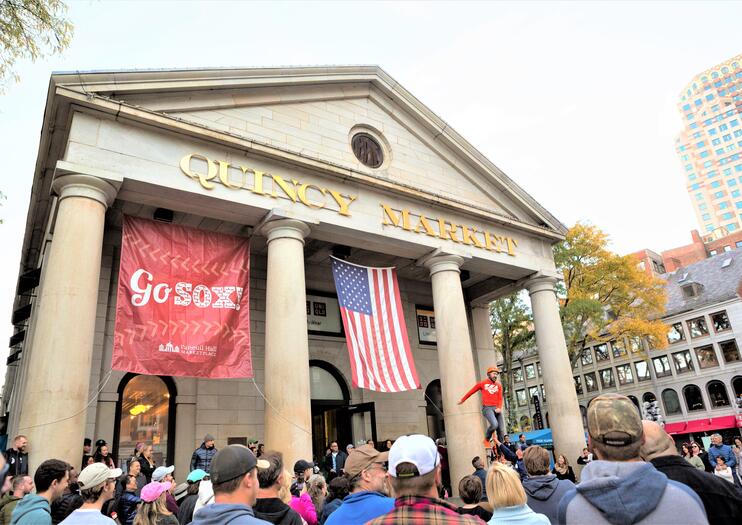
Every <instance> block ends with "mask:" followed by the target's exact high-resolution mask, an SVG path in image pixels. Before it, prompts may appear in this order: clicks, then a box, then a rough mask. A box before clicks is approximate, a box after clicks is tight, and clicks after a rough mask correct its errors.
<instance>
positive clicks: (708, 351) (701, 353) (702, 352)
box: [695, 345, 719, 368]
mask: <svg viewBox="0 0 742 525" xmlns="http://www.w3.org/2000/svg"><path fill="white" fill-rule="evenodd" d="M695 350H696V357H697V358H698V366H700V367H701V368H713V367H715V366H719V360H718V359H716V352H715V351H714V347H713V346H712V345H706V346H701V347H699V348H696V349H695Z"/></svg>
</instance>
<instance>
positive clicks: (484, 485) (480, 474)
mask: <svg viewBox="0 0 742 525" xmlns="http://www.w3.org/2000/svg"><path fill="white" fill-rule="evenodd" d="M474 475H475V476H476V477H478V478H479V481H481V482H482V498H481V501H487V471H486V470H484V469H483V468H478V469H477V470H475V471H474Z"/></svg>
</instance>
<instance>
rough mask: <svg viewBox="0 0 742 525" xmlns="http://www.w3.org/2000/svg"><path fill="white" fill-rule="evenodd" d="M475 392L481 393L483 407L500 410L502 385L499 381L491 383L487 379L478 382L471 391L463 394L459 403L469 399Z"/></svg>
mask: <svg viewBox="0 0 742 525" xmlns="http://www.w3.org/2000/svg"><path fill="white" fill-rule="evenodd" d="M477 390H481V391H482V405H483V406H486V407H497V408H499V409H502V383H500V382H499V381H495V382H494V383H493V382H492V381H490V380H489V379H485V380H484V381H480V382H479V383H477V384H476V385H474V386H473V387H472V389H471V390H469V391H468V392H467V393H466V394H464V397H462V398H461V402H462V403H463V402H464V401H466V400H467V399H469V398H470V397H471V396H472V395H473V394H474V392H476V391H477Z"/></svg>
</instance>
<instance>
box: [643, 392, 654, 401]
mask: <svg viewBox="0 0 742 525" xmlns="http://www.w3.org/2000/svg"><path fill="white" fill-rule="evenodd" d="M652 401H657V396H655V395H654V392H644V395H643V396H642V402H644V403H651V402H652Z"/></svg>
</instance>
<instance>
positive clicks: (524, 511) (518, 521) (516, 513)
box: [488, 505, 551, 525]
mask: <svg viewBox="0 0 742 525" xmlns="http://www.w3.org/2000/svg"><path fill="white" fill-rule="evenodd" d="M488 523H490V524H491V525H494V524H497V525H551V522H550V521H549V518H547V517H546V516H544V515H543V514H536V513H535V512H533V510H531V509H530V508H529V507H528V505H517V506H515V507H500V508H499V509H495V511H494V512H493V513H492V519H491V520H489V522H488Z"/></svg>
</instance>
